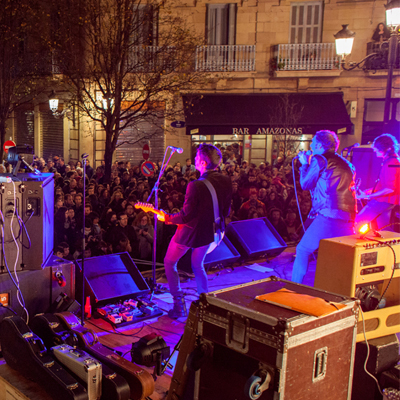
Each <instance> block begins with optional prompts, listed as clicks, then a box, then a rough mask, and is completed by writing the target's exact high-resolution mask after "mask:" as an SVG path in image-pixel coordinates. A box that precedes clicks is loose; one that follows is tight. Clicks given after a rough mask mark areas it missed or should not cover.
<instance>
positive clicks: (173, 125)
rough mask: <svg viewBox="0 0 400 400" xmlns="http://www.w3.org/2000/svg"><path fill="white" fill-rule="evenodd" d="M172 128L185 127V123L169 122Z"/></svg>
mask: <svg viewBox="0 0 400 400" xmlns="http://www.w3.org/2000/svg"><path fill="white" fill-rule="evenodd" d="M171 126H172V127H173V128H184V127H185V126H186V124H185V121H174V122H171Z"/></svg>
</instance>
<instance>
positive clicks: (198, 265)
mask: <svg viewBox="0 0 400 400" xmlns="http://www.w3.org/2000/svg"><path fill="white" fill-rule="evenodd" d="M209 247H210V245H209V244H208V245H206V246H202V247H195V248H193V251H192V270H193V273H194V276H195V278H196V284H197V292H198V293H199V294H200V293H207V292H208V279H207V274H206V271H205V269H204V259H205V257H206V254H207V250H208V248H209ZM189 249H190V247H187V246H184V245H182V244H178V243H176V241H175V235H174V236H173V237H172V239H171V242H170V243H169V246H168V250H167V254H166V255H165V258H164V267H165V274H166V275H167V280H168V285H169V289H170V291H171V294H172V296H173V297H179V296H182V290H181V286H180V281H179V274H178V270H177V264H178V261H179V259H180V258H181V257H183V256H184V255H185V254H186V252H187V251H188V250H189Z"/></svg>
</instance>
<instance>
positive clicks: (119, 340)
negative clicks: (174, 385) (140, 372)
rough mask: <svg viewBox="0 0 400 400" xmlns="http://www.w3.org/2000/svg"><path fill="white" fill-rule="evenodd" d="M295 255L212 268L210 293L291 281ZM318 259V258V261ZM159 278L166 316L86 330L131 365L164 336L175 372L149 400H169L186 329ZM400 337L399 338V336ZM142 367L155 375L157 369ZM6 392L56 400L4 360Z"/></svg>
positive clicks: (190, 286) (188, 278) (157, 298)
mask: <svg viewBox="0 0 400 400" xmlns="http://www.w3.org/2000/svg"><path fill="white" fill-rule="evenodd" d="M295 251H296V248H295V246H288V247H287V248H286V249H285V250H284V251H283V252H282V253H280V254H279V255H278V256H276V257H271V258H269V259H265V258H262V259H256V260H254V259H253V260H252V261H249V262H241V263H236V264H232V265H230V266H225V267H221V268H217V267H214V268H211V270H209V271H208V280H209V288H210V291H211V292H213V291H218V290H220V289H226V288H231V287H236V286H240V285H242V284H245V283H248V282H253V281H259V280H262V279H265V278H268V277H270V276H276V277H277V278H281V279H286V280H290V277H291V273H292V267H293V262H294V259H295ZM316 257H317V256H316V255H315V258H316ZM316 267H317V262H316V260H314V259H312V260H311V261H310V266H309V270H308V272H307V274H306V276H305V281H304V284H305V285H307V286H311V287H313V284H314V278H315V275H316ZM142 275H143V277H144V278H150V277H151V275H152V271H146V272H143V273H142ZM180 276H181V284H182V288H183V290H184V292H185V294H186V297H185V298H186V303H187V308H188V310H189V307H190V304H191V302H192V301H195V300H197V299H198V296H197V294H196V284H195V280H194V277H193V275H191V274H189V273H187V272H184V271H180ZM156 278H157V289H159V290H157V293H155V294H154V295H153V297H152V298H151V301H153V302H155V303H156V304H157V306H158V307H159V308H160V309H161V310H163V311H164V314H163V315H162V316H159V317H157V318H153V319H148V320H146V321H142V322H140V323H136V324H130V325H125V326H115V325H114V326H113V325H112V324H111V323H109V322H107V321H106V320H104V319H101V318H95V317H94V316H92V317H91V318H89V319H87V320H86V321H85V326H86V327H87V328H90V329H93V330H94V331H95V332H97V335H98V337H99V340H100V342H101V343H102V344H104V345H106V346H108V347H110V348H112V349H114V350H115V351H116V352H118V353H119V354H120V355H123V357H125V358H126V359H127V360H129V361H131V360H132V358H131V349H132V344H134V343H136V342H137V341H139V339H141V338H143V337H144V336H146V335H149V334H156V335H157V336H161V337H162V338H163V340H164V341H165V342H166V344H167V346H169V347H170V351H171V353H172V352H174V354H173V356H172V358H171V359H170V360H169V364H170V365H171V368H167V369H166V371H165V373H164V374H162V375H161V376H158V377H157V379H156V381H155V390H154V392H153V393H152V394H151V395H150V396H149V397H148V399H152V400H158V399H160V400H161V399H166V398H167V393H168V390H169V388H170V385H171V378H172V376H173V373H174V368H175V365H176V362H177V357H178V351H177V350H178V349H177V344H178V342H179V340H180V339H181V337H182V335H183V332H184V329H185V326H186V318H180V319H178V320H172V319H170V318H169V317H168V316H167V314H166V312H167V311H168V310H169V309H170V308H171V307H172V297H171V295H170V294H169V293H168V285H167V281H166V278H165V275H164V272H163V269H157V271H156ZM397 336H399V334H397ZM174 350H175V351H174ZM142 367H143V368H144V369H145V370H147V371H148V372H149V373H151V374H153V372H154V368H153V367H144V366H142ZM2 390H8V391H10V390H11V391H12V390H15V391H16V393H18V395H20V396H21V398H23V399H25V398H26V399H31V400H52V399H51V398H50V397H49V396H48V395H47V394H46V393H45V392H44V391H43V389H41V388H40V387H38V385H36V384H34V383H32V382H30V381H28V380H27V379H25V378H24V377H23V376H22V375H21V374H19V373H18V372H15V371H14V370H12V369H11V368H10V367H9V366H7V364H6V363H5V362H4V359H1V360H0V398H1V393H2ZM353 390H357V388H355V387H353ZM22 395H25V396H26V397H23V396H22ZM18 398H19V397H18Z"/></svg>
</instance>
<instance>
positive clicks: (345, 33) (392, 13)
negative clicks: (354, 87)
mask: <svg viewBox="0 0 400 400" xmlns="http://www.w3.org/2000/svg"><path fill="white" fill-rule="evenodd" d="M385 7H386V25H387V26H388V28H389V29H390V30H391V34H390V38H389V41H388V45H389V53H388V75H387V82H386V96H385V108H384V114H383V122H384V126H385V128H386V129H387V130H389V129H388V128H389V122H390V104H391V98H392V80H393V68H394V65H395V62H396V60H397V58H398V55H397V53H398V52H397V49H398V43H399V34H398V31H399V27H400V0H389V1H388V4H387V5H386V6H385ZM347 26H348V25H342V29H341V30H340V31H339V32H338V33H336V34H335V35H333V36H334V37H335V42H336V54H337V55H339V56H340V57H341V67H342V68H343V69H344V70H346V71H351V70H352V69H354V68H356V67H359V66H360V65H361V64H362V63H364V62H365V61H367V60H368V59H370V58H372V57H375V56H377V55H378V54H379V53H372V54H369V55H367V56H366V57H365V58H363V59H362V60H361V61H359V62H357V63H352V64H350V67H346V66H345V62H346V57H347V56H348V55H349V54H350V53H351V49H352V47H353V41H354V36H355V33H354V32H352V31H350V30H349V29H347Z"/></svg>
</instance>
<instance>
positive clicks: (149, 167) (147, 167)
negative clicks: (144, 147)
mask: <svg viewBox="0 0 400 400" xmlns="http://www.w3.org/2000/svg"><path fill="white" fill-rule="evenodd" d="M140 170H141V171H142V174H143V175H144V176H152V175H154V172H155V170H156V166H155V164H154V163H153V162H151V161H145V162H144V163H143V164H142V166H141V168H140Z"/></svg>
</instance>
